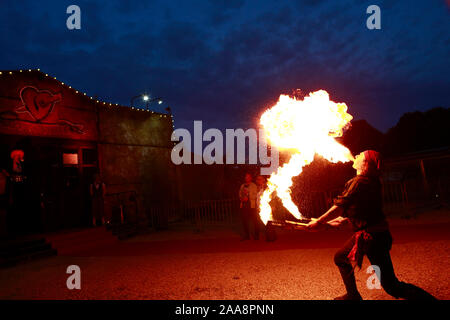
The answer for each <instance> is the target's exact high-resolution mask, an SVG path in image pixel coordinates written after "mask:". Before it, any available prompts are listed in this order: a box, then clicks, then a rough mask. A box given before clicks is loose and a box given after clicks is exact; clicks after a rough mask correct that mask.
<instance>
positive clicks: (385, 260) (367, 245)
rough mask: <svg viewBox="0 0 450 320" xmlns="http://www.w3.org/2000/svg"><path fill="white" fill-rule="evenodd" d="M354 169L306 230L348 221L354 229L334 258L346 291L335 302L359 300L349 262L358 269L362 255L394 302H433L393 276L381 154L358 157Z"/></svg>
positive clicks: (422, 292)
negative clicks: (407, 300) (321, 213)
mask: <svg viewBox="0 0 450 320" xmlns="http://www.w3.org/2000/svg"><path fill="white" fill-rule="evenodd" d="M353 168H354V169H356V176H355V177H354V178H353V179H351V180H349V181H348V182H347V183H346V185H345V190H344V192H343V193H342V194H341V195H340V196H338V197H337V198H336V199H335V201H334V205H333V206H332V207H331V208H330V209H329V210H328V211H327V212H326V213H324V214H323V215H322V216H321V217H320V218H318V219H317V220H313V221H311V222H310V223H309V224H308V228H309V229H311V230H315V229H320V226H321V225H323V224H325V223H327V222H330V223H331V224H334V225H338V224H341V223H342V222H344V221H346V220H348V221H350V223H351V225H352V227H353V230H354V234H353V236H352V237H351V238H350V239H349V240H348V241H347V242H346V243H345V245H344V247H342V249H340V250H339V251H338V252H337V253H336V255H335V257H334V262H335V264H336V265H337V267H338V268H339V271H340V273H341V276H342V280H343V281H344V285H345V288H346V290H347V293H346V294H345V295H343V296H341V297H337V298H335V300H362V297H361V295H360V293H359V292H358V289H357V287H356V281H355V274H354V267H353V266H352V262H354V263H355V265H357V266H359V268H361V265H362V260H363V257H364V255H367V257H368V258H369V261H370V263H371V264H372V265H376V266H378V267H379V268H380V271H381V274H380V277H381V279H380V282H381V286H382V287H383V289H384V290H385V291H386V292H387V293H388V294H390V295H391V296H393V297H395V298H397V299H398V298H404V299H415V300H417V299H435V298H434V297H433V296H432V295H430V294H429V293H427V292H426V291H424V290H423V289H421V288H419V287H416V286H414V285H412V284H409V283H405V282H401V281H399V280H398V279H397V277H396V276H395V273H394V267H393V265H392V261H391V256H390V253H389V251H390V250H391V246H392V236H391V233H390V231H389V225H388V223H387V221H386V218H385V215H384V213H383V210H382V193H381V181H380V154H379V153H378V152H376V151H373V150H367V151H364V152H362V153H360V154H359V155H358V156H356V158H355V161H354V163H353Z"/></svg>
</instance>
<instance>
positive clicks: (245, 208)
mask: <svg viewBox="0 0 450 320" xmlns="http://www.w3.org/2000/svg"><path fill="white" fill-rule="evenodd" d="M252 181H253V177H252V175H251V174H250V173H246V174H245V182H244V183H243V184H242V185H241V187H240V188H239V200H240V209H241V218H242V225H243V227H244V236H243V237H242V240H249V239H250V227H253V236H254V239H255V240H257V239H259V224H258V217H257V215H258V213H257V211H256V196H257V193H258V188H257V187H256V184H254V183H253V182H252Z"/></svg>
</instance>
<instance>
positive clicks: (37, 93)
mask: <svg viewBox="0 0 450 320" xmlns="http://www.w3.org/2000/svg"><path fill="white" fill-rule="evenodd" d="M20 99H21V100H22V104H23V107H25V109H26V111H28V113H29V114H31V116H32V117H33V118H34V119H35V121H36V122H39V121H41V120H43V119H45V118H46V117H48V115H49V114H50V113H51V112H52V110H53V107H54V106H55V103H57V102H59V101H61V93H57V94H53V93H51V92H50V91H48V90H39V89H37V88H35V87H30V86H28V87H23V88H22V90H20Z"/></svg>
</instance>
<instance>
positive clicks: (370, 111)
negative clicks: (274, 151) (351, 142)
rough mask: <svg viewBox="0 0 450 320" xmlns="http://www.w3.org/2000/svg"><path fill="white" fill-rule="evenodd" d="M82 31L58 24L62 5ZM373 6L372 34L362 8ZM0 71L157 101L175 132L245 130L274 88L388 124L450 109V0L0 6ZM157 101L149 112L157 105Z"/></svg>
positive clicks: (6, 2) (162, 0)
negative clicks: (319, 95) (75, 14)
mask: <svg viewBox="0 0 450 320" xmlns="http://www.w3.org/2000/svg"><path fill="white" fill-rule="evenodd" d="M71 4H77V5H79V6H80V8H81V14H82V22H81V23H82V25H81V27H82V29H81V30H76V31H70V30H68V29H67V28H66V19H67V17H68V15H67V14H66V8H67V6H69V5H71ZM371 4H377V5H379V6H380V8H381V20H382V22H381V24H382V25H381V26H382V29H381V30H374V31H371V30H368V29H367V28H366V19H367V17H368V15H367V14H366V8H367V7H368V6H369V5H371ZM0 6H1V9H0V36H1V44H2V47H1V50H0V69H4V70H8V69H22V68H23V69H25V68H26V69H28V68H40V69H41V70H42V71H44V72H46V73H49V74H50V75H52V76H56V77H57V78H58V79H60V80H62V81H64V82H66V83H68V84H69V85H71V86H72V87H74V88H77V89H79V90H81V91H83V92H87V93H88V94H89V95H92V96H93V95H97V96H98V97H99V99H101V100H104V101H109V102H113V103H120V104H123V105H128V104H129V101H130V98H131V97H132V96H133V95H136V94H138V93H140V92H143V91H149V92H150V93H151V94H153V95H154V96H163V97H164V98H165V101H166V102H167V104H168V105H169V106H171V108H172V110H173V113H174V116H175V126H176V127H190V125H191V123H192V120H204V121H205V122H206V123H205V125H204V126H208V127H217V128H237V127H244V128H246V127H250V126H254V125H255V123H256V121H257V119H258V117H259V115H260V114H261V112H262V111H263V110H264V109H265V108H266V107H267V106H269V105H270V104H271V103H272V102H274V101H275V100H276V99H277V98H278V96H279V94H280V93H285V92H290V91H291V90H292V89H294V88H301V89H303V90H304V91H307V92H309V91H312V90H317V89H325V90H327V91H328V92H329V93H330V95H331V97H332V99H333V100H335V101H344V102H346V103H347V105H348V106H349V112H350V113H351V114H353V115H354V117H355V118H357V119H361V118H365V119H366V120H368V121H369V123H371V124H372V125H374V126H375V127H377V128H379V129H381V130H383V131H384V130H386V129H387V128H389V127H391V126H393V125H394V124H395V123H396V122H397V120H398V119H399V117H400V116H401V115H402V114H403V113H404V112H406V111H415V110H426V109H429V108H432V107H435V106H444V107H449V100H450V63H449V57H450V19H449V18H450V10H449V4H448V1H447V2H446V1H445V0H428V1H425V0H424V1H411V0H404V1H373V0H371V1H358V0H354V1H318V0H305V1H301V0H296V1H263V0H260V1H256V0H228V1H227V0H203V1H197V0H186V1H176V0H171V1H166V0H159V1H117V0H108V1H78V0H70V1H66V0H58V1H45V0H43V1H23V0H21V1H13V0H1V1H0ZM165 106H166V105H163V106H158V105H155V106H154V109H155V110H163V109H164V107H165Z"/></svg>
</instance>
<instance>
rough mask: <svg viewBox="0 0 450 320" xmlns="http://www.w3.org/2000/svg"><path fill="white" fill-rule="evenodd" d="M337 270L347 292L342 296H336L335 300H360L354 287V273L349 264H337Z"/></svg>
mask: <svg viewBox="0 0 450 320" xmlns="http://www.w3.org/2000/svg"><path fill="white" fill-rule="evenodd" d="M339 271H340V273H341V276H342V280H343V281H344V285H345V289H346V290H347V293H346V294H344V295H343V296H340V297H336V298H335V300H362V297H361V295H360V294H359V292H358V288H357V287H356V280H355V273H354V271H353V268H352V267H351V265H345V266H339Z"/></svg>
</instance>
